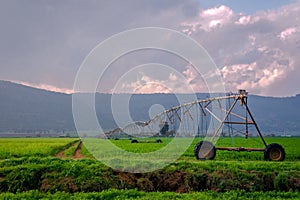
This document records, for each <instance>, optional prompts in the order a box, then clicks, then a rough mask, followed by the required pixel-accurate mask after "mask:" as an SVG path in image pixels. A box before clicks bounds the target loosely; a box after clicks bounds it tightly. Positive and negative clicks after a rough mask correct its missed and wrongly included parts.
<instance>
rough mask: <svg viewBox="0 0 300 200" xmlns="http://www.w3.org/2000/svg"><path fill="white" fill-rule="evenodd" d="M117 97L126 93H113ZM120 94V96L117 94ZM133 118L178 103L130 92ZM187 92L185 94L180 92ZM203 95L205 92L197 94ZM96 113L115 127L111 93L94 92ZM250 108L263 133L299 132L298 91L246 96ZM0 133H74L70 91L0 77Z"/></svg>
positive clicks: (165, 96)
mask: <svg viewBox="0 0 300 200" xmlns="http://www.w3.org/2000/svg"><path fill="white" fill-rule="evenodd" d="M116 95H117V96H116V97H121V96H122V95H128V94H116ZM118 95H119V96H118ZM130 95H132V99H131V103H130V105H129V106H130V107H131V110H132V118H133V119H134V120H139V121H140V120H147V119H148V118H149V109H150V107H151V106H152V105H154V104H161V105H162V106H164V107H165V108H166V109H167V108H170V107H172V106H176V105H178V104H179V103H178V100H176V96H175V95H174V94H163V93H158V94H130ZM180 95H187V94H180ZM201 95H202V97H203V98H205V97H206V96H205V95H207V94H198V96H201ZM95 96H96V106H95V107H96V113H97V116H98V119H99V123H100V124H101V126H103V127H104V129H105V130H106V131H108V130H111V129H113V128H117V125H116V123H115V122H114V119H113V115H112V113H111V109H110V108H111V94H105V93H97V94H96V95H95ZM249 103H250V105H249V106H250V108H251V110H252V113H253V115H254V116H255V119H256V121H257V123H258V124H259V126H260V127H261V129H262V131H263V132H266V133H275V134H278V135H280V134H282V133H283V132H287V133H288V134H290V133H291V134H292V135H295V134H297V135H298V132H299V133H300V114H299V113H298V112H297V109H296V108H297V107H299V106H300V94H297V95H295V96H291V97H266V96H259V95H249ZM0 113H1V114H0V132H2V133H3V132H10V133H12V134H13V133H29V134H37V133H39V134H44V133H49V132H59V133H65V132H75V131H76V130H75V125H74V122H73V115H72V94H66V93H61V92H53V91H47V90H43V89H39V88H34V87H30V86H25V85H22V84H18V83H13V82H9V81H1V80H0Z"/></svg>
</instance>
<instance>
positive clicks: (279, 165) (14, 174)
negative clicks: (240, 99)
mask: <svg viewBox="0 0 300 200" xmlns="http://www.w3.org/2000/svg"><path fill="white" fill-rule="evenodd" d="M98 140H100V139H94V141H95V142H96V143H97V141H98ZM111 142H112V143H114V144H115V145H116V146H118V147H120V148H122V149H126V150H127V151H131V152H149V151H150V152H151V151H155V150H157V149H160V148H162V147H164V146H165V145H166V144H168V142H170V141H169V140H168V139H164V140H163V143H160V144H156V143H138V144H131V143H130V141H129V140H116V141H111ZM196 142H197V141H194V142H193V144H192V145H191V146H190V147H189V148H188V149H187V150H186V151H185V153H184V154H183V155H182V156H181V157H180V158H179V159H178V160H177V161H176V162H174V163H172V164H170V165H168V166H166V167H164V168H163V169H160V170H157V171H153V172H149V173H127V172H122V171H117V170H114V169H112V168H109V167H107V166H106V165H104V164H103V163H101V162H100V161H98V160H96V159H94V158H93V157H92V155H90V154H89V152H88V151H87V148H86V147H85V146H84V145H83V146H82V148H81V154H82V155H84V156H86V158H83V159H79V160H74V159H71V158H74V154H75V151H76V149H77V150H78V148H77V147H78V146H79V140H78V139H77V138H75V139H66V138H64V139H47V138H38V139H35V138H34V139H29V138H21V139H0V199H64V200H65V199H300V192H299V189H300V148H299V144H300V138H267V142H268V143H273V142H276V143H280V144H282V145H283V146H284V147H285V149H286V153H287V156H286V160H285V161H284V162H268V161H264V160H263V153H262V152H251V153H249V152H241V153H237V152H228V151H219V152H217V156H216V159H215V160H213V161H198V160H196V159H195V158H194V155H193V147H194V145H195V143H196ZM218 145H220V146H232V145H236V146H247V147H259V146H258V145H260V144H259V141H258V142H257V141H253V140H245V139H244V138H236V139H235V141H234V143H233V141H232V140H231V139H230V138H225V139H223V140H219V141H218ZM58 153H59V154H60V155H61V156H62V157H57V154H58Z"/></svg>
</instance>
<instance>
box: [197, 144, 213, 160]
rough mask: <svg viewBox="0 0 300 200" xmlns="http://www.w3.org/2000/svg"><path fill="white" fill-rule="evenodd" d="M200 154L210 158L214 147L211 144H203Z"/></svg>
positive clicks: (201, 156) (202, 156) (200, 156)
mask: <svg viewBox="0 0 300 200" xmlns="http://www.w3.org/2000/svg"><path fill="white" fill-rule="evenodd" d="M198 155H199V158H210V157H211V155H212V147H211V146H210V145H205V144H204V145H202V146H201V148H200V151H199V154H198Z"/></svg>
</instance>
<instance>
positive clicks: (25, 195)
mask: <svg viewBox="0 0 300 200" xmlns="http://www.w3.org/2000/svg"><path fill="white" fill-rule="evenodd" d="M0 199H10V200H19V199H33V200H34V199H43V200H48V199H49V200H52V199H56V200H66V199H81V200H85V199H86V200H88V199H94V200H96V199H99V200H100V199H105V200H106V199H120V200H121V199H122V200H123V199H140V200H153V199H156V200H165V199H170V200H173V199H186V200H190V199H205V200H231V199H232V200H233V199H235V200H236V199H241V200H244V199H245V200H247V199H249V200H250V199H256V200H263V199H268V200H279V199H300V193H299V192H251V193H250V192H245V191H229V192H224V193H216V192H212V191H205V192H195V193H188V194H187V193H185V194H178V193H174V192H143V191H137V190H114V189H110V190H105V191H102V192H90V193H73V194H71V193H66V192H56V193H53V194H51V193H41V192H39V191H35V190H33V191H29V192H21V193H16V194H13V193H2V194H0Z"/></svg>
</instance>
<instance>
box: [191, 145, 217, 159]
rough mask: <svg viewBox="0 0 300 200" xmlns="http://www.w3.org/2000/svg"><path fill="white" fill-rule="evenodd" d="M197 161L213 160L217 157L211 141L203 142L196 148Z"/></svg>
mask: <svg viewBox="0 0 300 200" xmlns="http://www.w3.org/2000/svg"><path fill="white" fill-rule="evenodd" d="M194 155H195V157H196V158H197V160H199V159H200V160H213V159H214V158H215V157H216V148H215V146H214V145H213V144H212V143H211V142H209V141H201V142H199V143H198V144H197V145H196V146H195V148H194Z"/></svg>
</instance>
